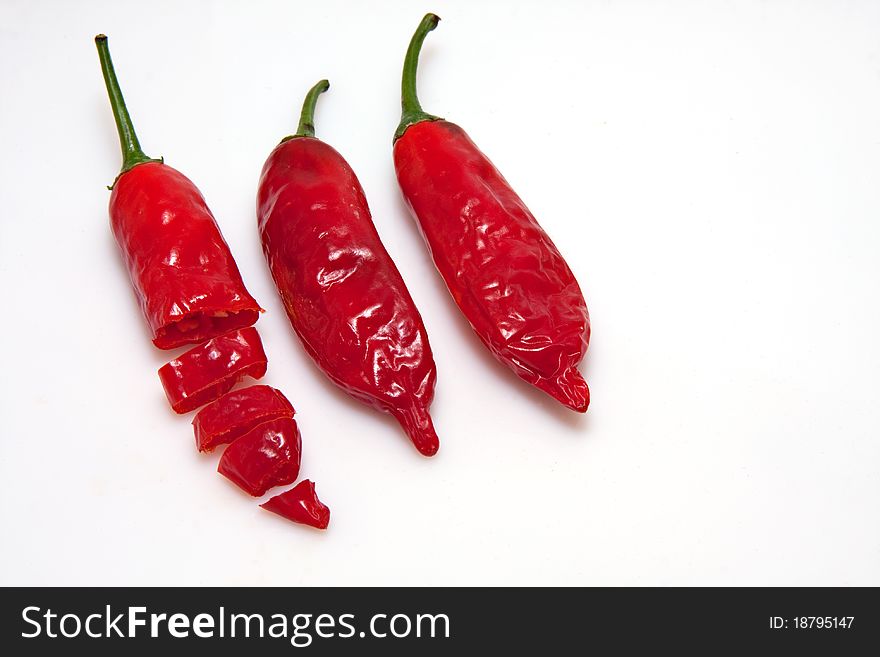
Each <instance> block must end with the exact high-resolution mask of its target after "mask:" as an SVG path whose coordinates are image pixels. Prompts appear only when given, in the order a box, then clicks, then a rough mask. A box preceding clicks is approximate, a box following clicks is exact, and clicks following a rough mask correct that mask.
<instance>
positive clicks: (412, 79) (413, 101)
mask: <svg viewBox="0 0 880 657" xmlns="http://www.w3.org/2000/svg"><path fill="white" fill-rule="evenodd" d="M439 22H440V17H439V16H437V14H425V17H424V18H423V19H422V22H421V23H419V27H418V28H417V29H416V32H415V34H413V37H412V39H411V40H410V42H409V48H407V49H406V58H405V59H404V60H403V79H402V81H401V85H400V107H401V114H400V125H398V126H397V130H396V131H395V132H394V141H397V140H398V139H400V138H401V137H402V136H403V133H404V132H406V129H407V128H408V127H410V126H411V125H412V124H413V123H420V122H421V121H437V120H439V118H440V117H438V116H434V115H433V114H428V113H427V112H425V111H424V110H423V109H422V105H421V103H419V96H418V93H417V92H416V71H417V69H418V67H419V53H420V52H421V51H422V44H423V43H424V42H425V37H426V36H428V32H430V31H431V30H433V29H434V28H435V27H437V23H439Z"/></svg>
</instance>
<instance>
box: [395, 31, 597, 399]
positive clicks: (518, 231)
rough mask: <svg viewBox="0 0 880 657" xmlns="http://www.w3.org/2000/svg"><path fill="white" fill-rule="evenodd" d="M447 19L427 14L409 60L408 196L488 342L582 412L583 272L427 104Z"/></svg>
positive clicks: (402, 173) (404, 122)
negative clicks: (430, 53)
mask: <svg viewBox="0 0 880 657" xmlns="http://www.w3.org/2000/svg"><path fill="white" fill-rule="evenodd" d="M439 20H440V19H439V18H438V17H437V16H435V15H434V14H428V15H427V16H425V18H424V19H422V22H421V24H420V25H419V27H418V29H417V30H416V32H415V34H414V35H413V37H412V40H411V42H410V44H409V48H408V50H407V53H406V60H405V62H404V67H403V82H402V102H401V104H402V116H401V121H400V125H399V127H398V128H397V132H396V133H395V136H394V168H395V170H396V172H397V180H398V182H399V184H400V188H401V191H402V192H403V196H404V198H405V200H406V202H407V204H408V205H409V207H410V210H411V211H412V214H413V215H414V217H415V218H416V220H417V222H418V224H419V227H420V229H421V232H422V235H423V237H424V239H425V241H426V243H427V245H428V249H429V251H430V252H431V256H432V257H433V259H434V264H435V265H436V267H437V269H438V270H439V272H440V275H441V276H442V277H443V280H444V281H445V282H446V286H447V287H448V288H449V292H450V293H451V294H452V297H453V299H454V300H455V302H456V304H458V307H459V309H460V310H461V311H462V313H464V315H465V317H467V319H468V321H469V322H470V324H471V326H472V327H473V329H474V331H475V332H476V334H477V335H478V336H479V338H480V340H481V341H482V342H483V343H484V344H485V345H486V346H487V347H488V348H489V349H490V350H491V351H492V353H493V354H494V355H495V357H496V358H497V359H498V360H500V361H501V362H502V363H504V364H506V365H507V366H508V367H509V368H510V369H512V370H513V371H514V372H515V373H516V374H517V375H518V376H519V377H520V378H522V379H524V380H526V381H528V382H529V383H531V384H532V385H534V386H536V387H537V388H539V389H540V390H543V391H544V392H546V393H547V394H549V395H550V396H552V397H553V398H555V399H557V400H558V401H559V402H561V403H562V404H564V405H565V406H567V407H569V408H571V409H573V410H575V411H578V412H581V413H582V412H584V411H586V410H587V406H588V405H589V402H590V391H589V388H588V387H587V383H586V381H584V378H583V377H582V376H581V374H580V372H578V370H577V365H578V363H579V362H580V361H581V359H582V358H583V356H584V354H585V353H586V350H587V345H588V344H589V339H590V318H589V314H588V312H587V305H586V302H585V301H584V297H583V295H582V293H581V289H580V287H579V286H578V283H577V281H576V280H575V277H574V274H572V272H571V269H569V267H568V265H567V264H566V262H565V260H564V259H563V257H562V255H561V254H560V253H559V250H558V249H557V248H556V246H554V244H553V242H552V241H551V240H550V238H549V237H548V235H547V234H546V233H545V232H544V230H543V229H542V228H541V227H540V226H539V225H538V222H537V220H536V219H535V218H534V216H532V213H531V212H529V210H528V208H526V206H525V204H524V203H523V202H522V200H521V199H520V198H519V196H517V194H516V192H514V191H513V189H511V187H510V185H509V184H508V183H507V181H506V180H505V179H504V177H503V176H502V175H501V173H500V172H499V171H498V170H497V169H496V168H495V166H494V165H493V164H492V163H491V162H490V161H489V158H487V157H486V156H485V155H484V154H483V153H482V152H481V151H480V150H479V148H477V146H476V145H475V144H474V142H473V141H471V139H470V137H468V135H467V134H466V133H465V131H464V130H462V129H461V128H460V127H458V126H457V125H455V124H454V123H450V122H448V121H444V120H443V119H440V118H438V117H436V116H433V115H431V114H428V113H426V112H425V111H424V110H423V109H422V107H421V105H420V103H419V100H418V97H417V94H416V69H417V66H418V57H419V51H420V50H421V47H422V43H423V42H424V40H425V36H426V35H427V34H428V32H430V31H431V30H433V29H434V28H435V27H436V26H437V23H438V21H439Z"/></svg>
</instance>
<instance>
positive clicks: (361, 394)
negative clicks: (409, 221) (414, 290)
mask: <svg viewBox="0 0 880 657" xmlns="http://www.w3.org/2000/svg"><path fill="white" fill-rule="evenodd" d="M257 217H258V220H259V228H260V235H261V238H262V242H263V252H264V253H265V255H266V260H267V261H268V263H269V269H270V270H271V272H272V277H273V278H274V279H275V285H276V286H277V288H278V292H279V293H280V295H281V299H282V301H283V302H284V306H285V308H286V310H287V315H288V317H289V318H290V322H291V324H292V325H293V328H294V330H295V331H296V333H297V335H299V337H300V339H301V340H302V343H303V345H304V346H305V348H306V351H307V352H308V353H309V355H310V356H311V357H312V358H313V359H314V361H315V363H317V364H318V366H319V367H320V368H321V369H322V370H323V371H324V372H325V373H326V374H327V376H329V377H330V378H331V379H332V380H333V381H334V382H335V383H336V384H337V385H339V386H340V387H342V389H343V390H345V391H346V392H348V393H349V394H350V395H352V396H354V397H356V398H357V399H360V400H361V401H364V402H366V403H367V404H369V405H371V406H373V407H374V408H377V409H379V410H381V411H384V412H386V413H390V414H391V415H393V416H394V417H395V418H396V419H397V420H398V422H400V423H401V425H403V428H404V429H405V430H406V432H407V434H408V435H409V437H410V439H411V440H412V442H413V444H414V445H415V446H416V448H417V449H418V450H419V451H420V452H421V453H422V454H424V455H425V456H432V455H433V454H435V453H436V452H437V449H438V448H439V445H440V443H439V440H438V438H437V434H436V433H435V431H434V427H433V423H432V422H431V416H430V415H429V414H428V407H429V406H430V404H431V400H432V398H433V396H434V384H435V382H436V380H437V371H436V368H435V366H434V357H433V355H432V354H431V347H430V345H429V344H428V335H427V333H426V331H425V326H424V324H423V323H422V318H421V316H420V315H419V312H418V310H417V309H416V306H415V304H414V303H413V300H412V298H411V297H410V294H409V291H408V290H407V288H406V285H405V284H404V282H403V279H402V278H401V276H400V273H399V272H398V270H397V267H396V266H395V265H394V262H393V261H392V260H391V257H390V256H389V255H388V252H387V251H386V250H385V247H384V246H383V245H382V242H381V241H380V239H379V235H378V233H377V232H376V228H375V226H374V225H373V221H372V217H371V215H370V209H369V207H368V206H367V201H366V198H365V197H364V192H363V189H362V188H361V185H360V183H359V182H358V179H357V177H356V176H355V174H354V171H352V169H351V167H350V166H349V165H348V163H347V162H346V161H345V160H344V159H343V158H342V156H341V155H340V154H339V153H337V152H336V150H334V149H333V148H332V147H331V146H328V145H327V144H325V143H324V142H322V141H320V140H318V139H314V138H310V137H297V138H294V139H290V140H288V141H285V142H283V143H281V144H280V145H279V146H278V147H277V148H276V149H275V150H274V151H272V154H271V155H270V156H269V159H268V160H267V161H266V165H265V166H264V167H263V173H262V176H261V178H260V187H259V192H258V195H257Z"/></svg>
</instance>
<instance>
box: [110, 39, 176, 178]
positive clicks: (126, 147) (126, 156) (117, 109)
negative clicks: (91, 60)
mask: <svg viewBox="0 0 880 657" xmlns="http://www.w3.org/2000/svg"><path fill="white" fill-rule="evenodd" d="M95 45H96V46H97V47H98V57H100V58H101V72H102V73H103V74H104V84H105V85H106V86H107V95H108V96H110V107H111V108H112V109H113V118H114V119H116V130H117V131H118V132H119V144H120V145H121V147H122V171H120V175H122V174H123V173H125V172H126V171H128V170H129V169H131V168H132V167H135V166H137V165H138V164H143V163H144V162H161V161H162V160H157V159H154V158H151V157H148V156H147V155H146V154H145V153H144V152H143V150H141V145H140V142H138V138H137V134H135V131H134V125H133V124H132V122H131V116H129V114H128V108H126V106H125V99H124V98H123V97H122V90H121V89H120V88H119V80H117V79H116V71H115V70H113V60H112V59H111V58H110V48H109V46H108V45H107V37H106V36H105V35H103V34H99V35H98V36H96V37H95Z"/></svg>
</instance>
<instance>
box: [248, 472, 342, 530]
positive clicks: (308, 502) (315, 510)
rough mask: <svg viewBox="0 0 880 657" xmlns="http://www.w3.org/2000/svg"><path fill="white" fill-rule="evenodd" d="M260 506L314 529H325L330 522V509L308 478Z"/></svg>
mask: <svg viewBox="0 0 880 657" xmlns="http://www.w3.org/2000/svg"><path fill="white" fill-rule="evenodd" d="M260 506H261V507H263V508H264V509H266V511H271V512H272V513H277V514H278V515H279V516H282V517H284V518H287V519H288V520H293V522H298V523H301V524H303V525H310V526H311V527H314V528H315V529H327V525H329V524H330V509H328V508H327V506H326V505H325V504H324V503H323V502H321V500H319V499H318V493H317V492H316V491H315V484H314V482H312V481H310V480H308V479H304V480H303V481H301V482H299V483H298V484H297V485H296V486H294V487H293V488H291V489H290V490H289V491H285V492H284V493H281V495H276V496H275V497H273V498H272V499H270V500H269V501H267V502H264V503H263V504H261V505H260Z"/></svg>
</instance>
